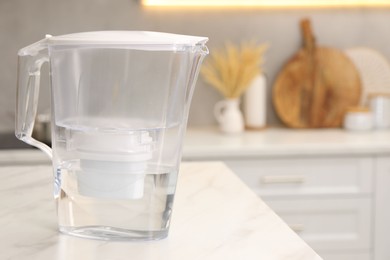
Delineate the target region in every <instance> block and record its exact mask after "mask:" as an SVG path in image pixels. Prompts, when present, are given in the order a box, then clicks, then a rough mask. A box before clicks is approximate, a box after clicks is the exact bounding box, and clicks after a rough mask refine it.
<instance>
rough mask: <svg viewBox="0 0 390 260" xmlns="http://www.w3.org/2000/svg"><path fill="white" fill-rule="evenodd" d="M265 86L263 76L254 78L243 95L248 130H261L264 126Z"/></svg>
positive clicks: (265, 109) (265, 108)
mask: <svg viewBox="0 0 390 260" xmlns="http://www.w3.org/2000/svg"><path fill="white" fill-rule="evenodd" d="M266 95H267V85H266V78H265V76H264V75H263V74H259V75H258V76H256V77H255V78H254V79H253V80H252V82H251V84H250V86H249V87H248V89H247V90H246V91H245V93H244V106H243V108H244V115H245V125H246V127H247V128H249V129H262V128H264V127H265V126H266V114H267V113H266V112H267V107H266V106H267V103H266V102H267V101H266Z"/></svg>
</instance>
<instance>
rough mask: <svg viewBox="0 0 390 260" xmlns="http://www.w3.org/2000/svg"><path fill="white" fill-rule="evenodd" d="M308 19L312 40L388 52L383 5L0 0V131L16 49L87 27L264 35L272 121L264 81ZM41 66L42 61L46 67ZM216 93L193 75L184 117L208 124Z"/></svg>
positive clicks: (10, 101) (219, 37) (11, 96)
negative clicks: (248, 6)
mask: <svg viewBox="0 0 390 260" xmlns="http://www.w3.org/2000/svg"><path fill="white" fill-rule="evenodd" d="M303 17H309V18H311V20H312V22H313V27H314V30H315V34H316V36H317V42H318V43H320V44H322V45H328V46H333V47H338V48H348V47H353V46H367V47H371V48H375V49H377V50H379V51H381V52H382V53H383V54H384V55H385V56H387V57H390V46H389V43H390V34H389V28H390V9H383V10H381V9H358V8H357V9H329V10H280V9H279V10H260V9H253V10H236V11H235V10H199V9H198V10H186V9H175V10H172V9H171V10H167V9H143V8H142V7H140V6H139V4H138V3H137V1H135V0H111V1H110V0H83V1H80V0H66V1H63V0H1V1H0V50H1V52H0V54H1V56H0V88H1V94H0V132H10V131H13V128H14V114H15V112H14V107H15V93H16V90H15V88H16V66H17V63H16V62H17V56H16V53H17V51H18V49H20V48H21V47H24V46H26V45H28V44H30V43H33V42H35V41H37V40H40V39H41V38H43V37H44V35H45V34H52V35H60V34H66V33H72V32H79V31H92V30H110V29H114V30H121V29H123V30H153V31H165V32H172V33H182V34H193V35H201V36H208V37H209V38H210V42H209V44H208V46H209V48H210V51H213V49H214V48H216V47H220V46H221V45H223V44H224V42H226V41H232V42H236V43H239V42H240V41H241V40H250V39H256V40H257V41H259V42H267V43H268V44H269V45H270V49H269V50H268V52H267V55H266V59H267V61H266V64H265V71H266V73H267V76H268V96H269V98H268V115H267V119H268V123H269V124H271V125H278V124H280V123H279V120H278V119H277V117H276V115H275V114H274V112H273V109H272V104H271V102H270V94H271V93H270V90H271V88H272V83H273V81H274V78H275V76H276V75H277V73H278V71H279V70H280V69H281V67H282V66H283V63H284V62H285V61H286V59H287V58H288V57H290V56H291V55H292V54H293V53H294V52H295V51H296V50H297V49H298V48H299V46H300V45H301V38H300V31H299V27H298V24H299V20H300V19H301V18H303ZM46 71H47V68H46ZM47 82H48V79H47V77H44V78H43V89H42V93H43V94H41V100H40V102H41V103H40V111H44V110H45V109H47V108H48V107H49V98H48V97H49V95H48V86H47V85H48V83H47ZM219 99H221V96H220V95H219V93H217V92H216V91H215V90H214V89H212V88H211V87H210V86H208V85H206V84H205V83H204V82H203V80H202V79H201V78H200V79H199V81H198V84H197V89H196V91H195V94H194V99H193V104H192V107H191V111H190V119H189V124H190V125H192V126H198V125H210V124H215V120H214V118H213V116H212V113H210V112H211V111H212V109H213V105H214V104H215V102H217V101H218V100H219Z"/></svg>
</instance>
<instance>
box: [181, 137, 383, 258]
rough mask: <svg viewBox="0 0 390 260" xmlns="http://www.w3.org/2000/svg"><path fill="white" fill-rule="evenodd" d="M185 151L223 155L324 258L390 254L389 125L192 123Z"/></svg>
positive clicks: (195, 156) (187, 155)
mask: <svg viewBox="0 0 390 260" xmlns="http://www.w3.org/2000/svg"><path fill="white" fill-rule="evenodd" d="M183 159H184V160H189V161H203V160H221V161H224V162H225V163H226V164H227V165H228V166H229V167H230V168H231V169H232V170H233V171H234V172H235V173H236V174H237V175H238V176H239V177H240V178H241V180H242V181H243V182H245V183H246V184H247V185H248V186H249V187H250V188H251V189H252V190H253V191H254V192H255V193H257V194H258V195H259V196H261V197H262V198H263V200H264V201H266V202H267V203H268V205H269V206H270V207H271V208H273V209H274V210H275V212H276V213H277V214H278V215H279V216H281V217H282V218H283V219H284V220H285V222H286V223H287V224H288V225H289V226H290V227H291V228H292V229H293V230H295V231H296V232H297V234H299V235H300V236H301V237H302V238H303V239H304V240H305V241H306V242H307V243H308V244H309V245H310V246H311V247H313V248H314V249H315V250H316V251H317V252H318V253H319V254H320V255H321V256H323V258H324V259H327V260H341V259H342V260H349V259H354V260H389V259H390V247H389V246H388V242H387V241H388V239H387V236H388V234H390V222H389V221H390V210H389V207H388V206H387V205H388V204H389V201H390V132H387V131H377V132H366V133H351V132H346V131H343V130H341V129H339V130H315V131H314V130H288V129H268V130H266V131H262V132H246V133H243V134H241V135H230V136H228V135H222V134H220V133H218V131H216V130H214V129H190V130H189V131H188V133H187V136H186V140H185V144H184V152H183Z"/></svg>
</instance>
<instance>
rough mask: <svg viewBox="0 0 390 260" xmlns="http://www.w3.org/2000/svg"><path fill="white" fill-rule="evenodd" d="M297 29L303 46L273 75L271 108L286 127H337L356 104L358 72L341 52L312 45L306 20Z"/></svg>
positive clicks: (311, 37)
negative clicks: (300, 30)
mask: <svg viewBox="0 0 390 260" xmlns="http://www.w3.org/2000/svg"><path fill="white" fill-rule="evenodd" d="M301 29H302V33H303V40H304V46H303V48H302V49H300V50H299V51H298V52H297V53H296V54H295V55H294V56H293V57H292V58H291V59H290V60H289V61H288V62H287V64H286V65H285V66H284V68H283V69H282V71H281V72H280V73H279V75H278V76H277V79H276V81H275V84H274V86H273V103H274V107H275V109H276V112H277V114H278V116H279V117H280V119H281V120H282V121H283V122H284V123H285V124H286V125H287V126H289V127H294V128H320V127H340V126H341V123H342V120H343V117H344V114H345V112H346V110H347V108H348V107H351V106H356V105H358V104H359V99H360V95H361V83H360V77H359V73H358V71H357V69H356V68H355V66H354V64H353V63H352V62H351V61H350V60H349V58H348V57H347V56H346V55H345V54H344V53H343V52H341V51H339V50H336V49H332V48H325V47H317V46H316V44H315V39H314V36H313V34H312V31H311V25H310V21H309V20H303V21H302V22H301Z"/></svg>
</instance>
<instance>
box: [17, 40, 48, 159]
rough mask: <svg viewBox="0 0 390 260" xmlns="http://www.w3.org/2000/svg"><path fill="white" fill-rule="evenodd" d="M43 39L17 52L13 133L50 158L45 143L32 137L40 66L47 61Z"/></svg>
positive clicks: (45, 43) (45, 41)
mask: <svg viewBox="0 0 390 260" xmlns="http://www.w3.org/2000/svg"><path fill="white" fill-rule="evenodd" d="M49 37H51V36H50V35H47V36H46V38H45V39H43V40H41V41H39V42H36V43H34V44H32V45H30V46H27V47H25V48H23V49H21V50H19V52H18V84H17V94H16V96H17V100H16V101H17V102H16V122H15V135H16V137H17V138H18V139H20V140H22V141H23V142H25V143H27V144H29V145H32V146H35V147H37V148H39V149H41V150H42V151H43V152H45V153H46V154H47V155H48V156H49V157H50V159H51V158H52V157H53V155H52V150H51V148H50V147H49V146H47V145H46V144H44V143H42V142H39V141H37V140H35V139H34V138H33V137H32V132H33V128H34V122H35V117H36V115H37V108H38V97H39V85H40V76H41V67H42V65H43V63H45V62H49V54H48V50H47V39H48V38H49Z"/></svg>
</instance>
